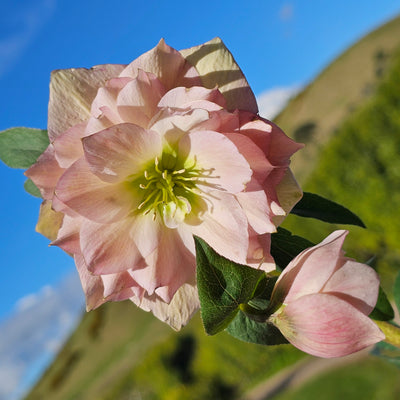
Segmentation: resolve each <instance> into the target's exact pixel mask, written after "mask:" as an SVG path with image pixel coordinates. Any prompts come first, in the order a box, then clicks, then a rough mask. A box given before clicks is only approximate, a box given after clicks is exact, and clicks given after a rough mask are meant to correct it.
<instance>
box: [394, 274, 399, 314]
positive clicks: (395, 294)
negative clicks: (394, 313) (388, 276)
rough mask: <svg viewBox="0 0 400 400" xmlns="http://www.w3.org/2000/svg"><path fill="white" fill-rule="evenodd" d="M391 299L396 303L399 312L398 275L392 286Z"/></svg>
mask: <svg viewBox="0 0 400 400" xmlns="http://www.w3.org/2000/svg"><path fill="white" fill-rule="evenodd" d="M393 298H394V302H395V303H396V307H397V309H398V310H399V312H400V273H399V274H398V275H397V277H396V279H395V281H394V286H393Z"/></svg>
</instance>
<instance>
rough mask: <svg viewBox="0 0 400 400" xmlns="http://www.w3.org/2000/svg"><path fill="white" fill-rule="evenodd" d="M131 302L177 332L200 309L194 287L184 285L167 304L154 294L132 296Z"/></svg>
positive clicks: (192, 285)
mask: <svg viewBox="0 0 400 400" xmlns="http://www.w3.org/2000/svg"><path fill="white" fill-rule="evenodd" d="M131 300H132V301H133V302H134V303H135V304H136V305H137V306H139V307H140V308H142V309H143V310H145V311H151V312H152V313H153V314H154V315H155V316H156V317H157V318H158V319H159V320H161V321H163V322H165V323H167V324H168V325H170V326H171V328H173V329H175V330H177V331H179V330H180V329H181V328H182V327H183V326H185V325H186V324H187V323H188V322H189V320H190V318H192V316H193V314H194V313H195V312H196V311H197V310H198V309H199V308H200V302H199V298H198V294H197V288H196V285H194V284H190V283H185V284H184V285H182V286H181V287H180V288H179V289H178V291H177V292H176V293H175V295H174V297H173V298H172V301H171V302H170V303H169V304H167V303H165V302H164V301H163V300H162V299H161V298H160V297H158V296H157V295H156V294H153V295H152V296H136V295H135V296H133V297H131Z"/></svg>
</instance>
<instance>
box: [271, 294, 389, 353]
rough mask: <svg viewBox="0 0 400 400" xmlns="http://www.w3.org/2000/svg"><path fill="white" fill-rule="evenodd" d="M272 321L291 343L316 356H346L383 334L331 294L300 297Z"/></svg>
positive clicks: (360, 314) (381, 336)
mask: <svg viewBox="0 0 400 400" xmlns="http://www.w3.org/2000/svg"><path fill="white" fill-rule="evenodd" d="M273 322H274V324H276V326H277V327H278V328H279V330H280V331H281V332H282V334H283V335H284V336H285V337H286V339H287V340H288V341H289V342H290V343H292V344H293V346H295V347H297V348H299V349H300V350H302V351H304V352H306V353H309V354H312V355H314V356H318V357H326V358H331V357H342V356H346V355H348V354H351V353H354V352H356V351H359V350H362V349H364V348H365V347H368V346H370V345H372V344H374V343H377V342H379V341H381V340H383V339H384V338H385V335H384V334H383V333H382V332H381V331H380V329H379V328H378V327H377V326H376V325H375V324H374V323H373V322H372V320H370V319H369V318H368V317H366V316H365V315H364V314H363V313H362V312H360V311H359V310H357V308H355V307H353V306H352V305H351V304H349V303H347V302H346V301H344V300H342V299H340V298H338V297H336V296H332V295H330V294H321V293H318V294H310V295H307V296H303V297H300V298H298V299H297V300H295V301H293V302H291V303H290V304H289V305H288V306H286V307H285V309H284V310H283V311H282V313H281V314H279V315H277V316H276V317H275V319H274V320H273Z"/></svg>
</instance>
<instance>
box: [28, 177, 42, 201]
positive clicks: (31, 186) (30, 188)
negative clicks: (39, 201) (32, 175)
mask: <svg viewBox="0 0 400 400" xmlns="http://www.w3.org/2000/svg"><path fill="white" fill-rule="evenodd" d="M24 189H25V190H26V191H27V192H28V193H29V194H31V195H32V196H35V197H42V195H41V193H40V190H39V189H38V188H37V186H36V185H35V184H34V183H33V182H32V180H31V179H29V178H28V179H27V180H26V181H25V183H24Z"/></svg>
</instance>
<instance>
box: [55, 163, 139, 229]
mask: <svg viewBox="0 0 400 400" xmlns="http://www.w3.org/2000/svg"><path fill="white" fill-rule="evenodd" d="M55 193H56V196H57V197H58V198H59V199H60V200H61V201H62V202H63V203H65V204H66V205H67V206H68V207H70V208H71V209H72V210H74V211H75V212H77V213H78V214H79V215H81V216H83V217H85V218H88V219H90V220H92V221H95V222H100V223H111V222H115V221H118V220H120V219H122V218H124V217H126V216H127V215H128V214H129V212H130V211H131V210H134V209H136V208H137V206H138V204H139V203H140V199H138V198H135V196H134V194H133V192H132V191H129V190H127V188H126V185H125V184H124V183H116V184H109V183H105V182H103V181H102V180H100V179H99V178H98V177H97V176H96V175H94V174H93V173H92V172H91V171H90V169H89V166H88V164H87V162H86V160H85V159H84V158H80V159H79V160H78V161H76V162H75V163H74V164H73V165H72V166H71V167H70V168H68V170H67V171H66V172H65V173H64V175H63V176H62V177H61V178H60V180H59V181H58V183H57V187H56V191H55Z"/></svg>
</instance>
